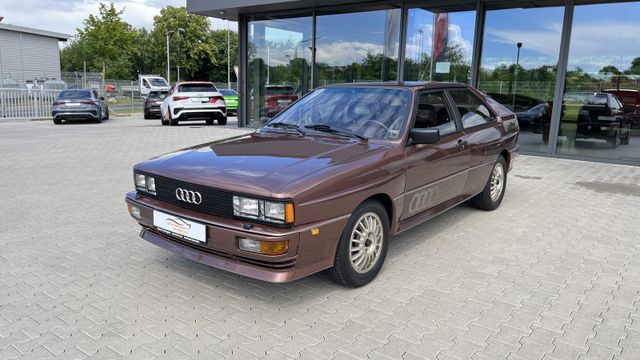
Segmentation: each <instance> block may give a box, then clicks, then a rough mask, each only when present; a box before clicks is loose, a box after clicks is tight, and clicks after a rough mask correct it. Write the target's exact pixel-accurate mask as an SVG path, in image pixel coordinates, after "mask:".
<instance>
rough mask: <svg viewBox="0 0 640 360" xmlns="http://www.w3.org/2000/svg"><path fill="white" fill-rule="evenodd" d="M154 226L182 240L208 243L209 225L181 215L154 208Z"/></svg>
mask: <svg viewBox="0 0 640 360" xmlns="http://www.w3.org/2000/svg"><path fill="white" fill-rule="evenodd" d="M153 226H155V228H156V229H157V230H158V231H160V232H162V233H165V234H167V235H170V236H173V237H176V238H178V239H181V240H185V241H189V242H192V243H196V244H206V243H207V227H206V226H205V225H204V224H201V223H199V222H195V221H192V220H188V219H185V218H183V217H180V216H175V215H171V214H167V213H164V212H162V211H158V210H153Z"/></svg>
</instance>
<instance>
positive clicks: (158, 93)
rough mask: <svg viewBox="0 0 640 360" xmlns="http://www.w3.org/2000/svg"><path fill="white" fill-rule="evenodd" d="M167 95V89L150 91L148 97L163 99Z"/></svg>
mask: <svg viewBox="0 0 640 360" xmlns="http://www.w3.org/2000/svg"><path fill="white" fill-rule="evenodd" d="M166 97H167V91H152V92H150V93H149V99H164V98H166Z"/></svg>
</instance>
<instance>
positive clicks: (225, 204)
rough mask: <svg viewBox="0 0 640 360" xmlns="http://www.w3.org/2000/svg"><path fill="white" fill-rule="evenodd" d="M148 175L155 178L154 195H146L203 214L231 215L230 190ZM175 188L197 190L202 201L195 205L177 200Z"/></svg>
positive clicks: (231, 200)
mask: <svg viewBox="0 0 640 360" xmlns="http://www.w3.org/2000/svg"><path fill="white" fill-rule="evenodd" d="M148 175H150V176H153V177H154V178H155V180H156V195H149V194H147V193H143V194H144V195H146V196H151V197H153V198H156V199H158V200H160V201H164V202H167V203H169V204H173V205H176V206H179V207H181V208H184V209H189V210H193V211H197V212H200V213H204V214H210V215H216V216H220V217H225V218H232V217H233V193H232V192H230V191H226V190H221V189H216V188H211V187H208V186H202V185H198V184H191V183H188V182H184V181H180V180H175V179H169V178H166V177H162V176H157V175H153V174H148ZM177 188H182V189H185V190H191V191H197V192H199V193H200V194H201V195H202V203H201V204H200V205H195V204H190V203H187V202H184V201H180V200H178V199H177V198H176V189H177Z"/></svg>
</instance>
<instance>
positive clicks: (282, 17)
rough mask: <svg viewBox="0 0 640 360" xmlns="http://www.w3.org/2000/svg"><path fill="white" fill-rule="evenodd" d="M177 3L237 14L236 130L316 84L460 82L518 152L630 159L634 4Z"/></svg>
mask: <svg viewBox="0 0 640 360" xmlns="http://www.w3.org/2000/svg"><path fill="white" fill-rule="evenodd" d="M187 9H188V10H189V11H190V12H192V13H197V14H201V15H207V16H211V17H217V18H222V19H229V20H237V21H238V24H239V34H240V47H239V51H240V68H239V82H240V84H239V86H240V91H239V93H240V99H239V108H238V113H239V125H240V126H248V127H258V126H260V125H262V124H264V123H265V122H266V121H268V120H269V119H271V118H272V117H273V116H274V115H275V114H274V113H275V112H274V111H273V110H274V109H282V108H285V107H286V106H289V105H290V104H291V103H292V102H294V101H296V100H297V99H299V98H301V97H302V96H304V95H305V94H307V93H308V92H309V91H310V90H312V89H314V88H317V87H320V86H325V85H330V84H336V83H347V82H368V81H424V82H428V81H449V82H460V83H466V84H469V85H472V86H474V87H476V88H478V89H479V90H480V91H482V92H483V93H485V94H487V95H488V96H490V97H492V98H493V99H495V100H497V101H498V102H500V103H501V104H502V105H504V106H505V107H507V108H509V109H510V110H512V111H513V112H515V113H517V115H518V118H519V123H520V128H521V134H520V138H519V142H520V148H521V152H522V153H525V154H537V155H543V156H554V157H565V158H573V159H585V160H594V161H603V162H615V163H622V164H631V165H639V164H640V92H639V90H640V36H638V35H637V34H640V23H639V22H638V19H640V2H638V1H627V2H619V1H616V2H610V1H609V2H607V1H595V0H566V1H558V0H550V1H545V0H540V1H514V0H510V1H500V0H456V1H449V0H432V1H424V0H423V1H357V0H350V1H340V0H322V1H310V0H302V1H286V0H270V1H257V0H243V1H237V2H228V1H220V0H187ZM273 89H281V92H282V93H278V94H277V95H278V96H273V95H274V94H273Z"/></svg>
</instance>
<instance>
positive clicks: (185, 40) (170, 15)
mask: <svg viewBox="0 0 640 360" xmlns="http://www.w3.org/2000/svg"><path fill="white" fill-rule="evenodd" d="M179 29H182V30H179ZM169 31H174V33H172V34H170V38H169V54H170V60H171V64H172V69H171V71H172V72H173V69H176V70H177V67H178V66H180V74H181V76H180V77H181V78H183V79H193V78H194V76H195V75H196V74H198V75H202V71H201V67H202V66H203V65H204V66H205V67H206V64H207V63H212V64H213V65H215V66H218V65H220V63H221V60H220V59H218V58H216V57H215V54H216V53H218V52H220V51H226V50H222V49H220V48H221V47H223V46H224V48H225V49H226V46H227V43H226V41H225V42H224V44H218V43H214V42H213V41H212V35H211V25H210V23H209V20H208V19H207V18H206V17H205V16H200V15H195V14H190V13H188V12H187V9H186V8H185V7H173V6H167V7H165V8H163V9H162V10H160V15H157V16H155V17H154V22H153V31H152V32H151V39H152V41H151V43H152V45H153V48H154V49H156V51H158V50H160V51H162V52H163V53H164V54H166V51H167V45H166V34H167V32H169ZM162 64H163V65H164V69H166V66H167V63H166V57H165V58H164V60H163V61H162ZM224 64H225V66H226V58H225V62H224ZM156 69H157V68H156ZM157 70H160V69H157ZM176 72H177V71H176ZM172 78H173V79H177V74H176V73H174V74H173V75H172Z"/></svg>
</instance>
